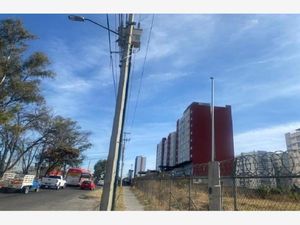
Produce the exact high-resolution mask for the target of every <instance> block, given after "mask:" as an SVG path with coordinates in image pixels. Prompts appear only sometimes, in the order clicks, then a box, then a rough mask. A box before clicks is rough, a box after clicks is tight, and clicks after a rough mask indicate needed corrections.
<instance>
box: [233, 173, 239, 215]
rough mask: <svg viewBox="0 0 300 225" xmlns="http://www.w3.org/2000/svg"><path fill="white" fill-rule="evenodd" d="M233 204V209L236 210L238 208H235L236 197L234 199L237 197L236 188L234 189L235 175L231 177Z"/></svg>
mask: <svg viewBox="0 0 300 225" xmlns="http://www.w3.org/2000/svg"><path fill="white" fill-rule="evenodd" d="M232 181H233V206H234V210H235V211H237V210H238V208H237V201H236V200H237V199H236V197H237V193H236V192H237V190H236V178H235V177H233V180H232Z"/></svg>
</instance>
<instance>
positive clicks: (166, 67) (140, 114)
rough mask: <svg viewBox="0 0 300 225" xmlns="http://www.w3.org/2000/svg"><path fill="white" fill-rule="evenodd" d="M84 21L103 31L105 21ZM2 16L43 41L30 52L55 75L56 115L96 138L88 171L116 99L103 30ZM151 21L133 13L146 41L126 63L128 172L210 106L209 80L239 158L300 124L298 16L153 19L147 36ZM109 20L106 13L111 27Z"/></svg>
mask: <svg viewBox="0 0 300 225" xmlns="http://www.w3.org/2000/svg"><path fill="white" fill-rule="evenodd" d="M83 16H85V17H86V18H89V19H92V20H94V21H96V22H98V23H100V24H102V25H106V15H105V14H87V15H83ZM6 18H15V19H21V20H22V21H23V23H24V26H25V27H26V28H27V29H28V30H29V31H30V32H31V33H33V34H35V35H37V36H38V37H39V38H38V39H37V40H34V41H31V42H30V43H28V44H29V52H34V51H42V52H44V53H46V54H47V55H48V56H49V58H50V61H51V63H52V64H51V66H50V68H51V69H52V70H53V71H54V72H55V73H56V78H55V79H53V80H45V81H43V83H42V92H43V94H44V96H45V98H46V101H47V104H48V105H49V106H50V107H51V108H52V109H53V112H54V113H55V114H58V115H62V116H65V117H69V118H72V119H74V120H76V121H78V123H79V124H80V125H81V127H82V129H83V130H86V131H91V132H92V135H91V138H90V140H91V142H92V144H93V147H92V148H91V149H90V150H88V151H87V152H86V155H87V159H86V160H85V161H84V163H83V167H88V165H89V164H90V168H92V167H93V165H94V163H95V162H96V161H97V160H98V159H105V158H106V157H107V154H108V149H109V141H110V136H111V131H112V122H113V116H114V108H115V100H116V98H115V90H114V82H113V76H112V70H111V67H110V54H109V45H108V34H107V31H106V30H104V29H101V28H100V27H97V26H96V25H94V24H92V23H89V22H84V23H82V22H72V21H69V20H68V19H67V15H63V14H57V15H56V14H49V15H46V14H41V15H39V14H34V15H30V14H24V15H22V14H18V15H12V14H10V15H8V14H1V15H0V19H6ZM152 18H153V15H152V14H136V15H135V21H137V22H140V24H141V28H142V29H143V34H142V39H141V48H140V49H136V50H135V52H134V55H133V57H132V71H131V74H130V77H131V78H130V81H131V82H130V85H129V98H128V105H127V106H128V107H127V113H126V124H125V129H124V131H126V132H130V135H129V136H128V137H129V138H130V141H129V142H127V145H126V152H125V168H124V171H128V169H130V168H131V165H132V166H133V165H134V159H135V157H136V156H137V155H144V156H146V157H147V165H146V168H147V169H154V168H155V157H156V156H155V154H156V145H157V144H158V143H159V141H160V140H161V138H162V137H165V136H167V135H168V134H169V133H170V132H173V131H175V129H176V120H177V119H178V118H180V117H181V116H182V114H183V111H184V110H185V109H186V107H187V106H188V105H189V104H190V103H192V102H193V101H197V102H207V103H209V102H210V79H209V78H210V77H211V76H213V77H214V78H215V104H216V105H218V106H225V105H231V106H232V117H233V132H234V148H235V154H236V155H238V154H240V153H241V152H249V151H253V150H266V151H277V150H285V149H286V145H285V138H284V134H285V133H286V132H289V131H293V130H295V129H297V128H299V127H300V117H299V115H300V114H299V111H300V105H299V104H297V103H298V102H299V100H300V76H299V71H300V63H299V59H300V15H296V14H294V15H292V14H290V15H284V14H278V15H276V14H269V15H263V14H258V15H257V14H232V15H231V14H169V15H167V14H163V15H161V14H155V15H154V21H153V26H152V30H151V29H150V27H151V21H152ZM115 19H116V15H115V14H110V15H109V22H110V28H111V29H115V28H116V22H115ZM150 30H151V33H150ZM150 34H151V35H150ZM149 36H150V39H149ZM111 38H112V48H113V50H117V46H116V44H115V40H116V37H115V36H114V34H111ZM147 43H149V44H147ZM147 46H148V51H146V50H147ZM146 53H147V54H146ZM146 55H147V57H146V58H145V56H146ZM113 57H114V60H113V61H114V65H115V66H116V67H115V73H116V74H118V70H117V68H118V62H117V55H116V54H114V56H113ZM115 59H116V60H115ZM144 62H145V63H144ZM117 76H118V75H117ZM139 90H140V91H139ZM138 93H140V94H138ZM138 96H139V97H138ZM137 99H138V101H137ZM125 175H126V172H125Z"/></svg>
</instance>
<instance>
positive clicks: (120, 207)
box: [116, 187, 126, 211]
mask: <svg viewBox="0 0 300 225" xmlns="http://www.w3.org/2000/svg"><path fill="white" fill-rule="evenodd" d="M124 210H126V207H125V204H124V194H123V188H122V187H118V189H117V198H116V211H124Z"/></svg>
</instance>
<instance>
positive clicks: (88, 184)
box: [80, 180, 96, 191]
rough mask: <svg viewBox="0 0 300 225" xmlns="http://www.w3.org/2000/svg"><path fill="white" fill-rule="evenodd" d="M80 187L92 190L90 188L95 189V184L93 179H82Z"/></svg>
mask: <svg viewBox="0 0 300 225" xmlns="http://www.w3.org/2000/svg"><path fill="white" fill-rule="evenodd" d="M80 188H81V189H90V190H91V191H92V190H95V188H96V185H95V183H94V181H92V180H84V181H82V183H81V185H80Z"/></svg>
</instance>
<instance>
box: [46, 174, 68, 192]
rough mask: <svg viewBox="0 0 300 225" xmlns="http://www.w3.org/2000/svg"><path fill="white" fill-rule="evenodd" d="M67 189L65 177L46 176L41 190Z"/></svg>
mask: <svg viewBox="0 0 300 225" xmlns="http://www.w3.org/2000/svg"><path fill="white" fill-rule="evenodd" d="M65 187H66V181H65V180H64V178H63V176H46V177H43V178H42V183H41V188H55V189H56V190H59V189H60V188H65Z"/></svg>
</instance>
